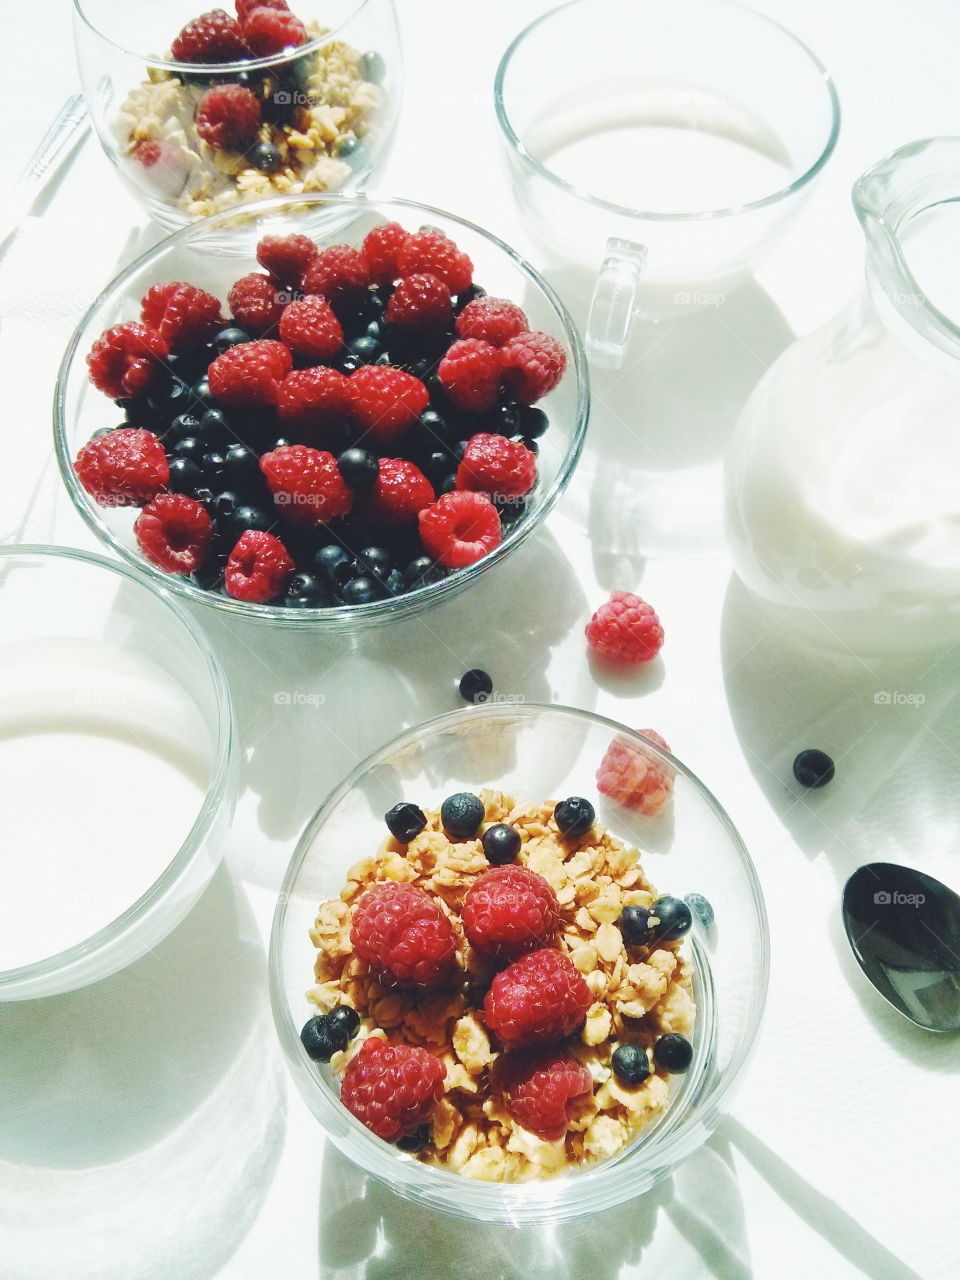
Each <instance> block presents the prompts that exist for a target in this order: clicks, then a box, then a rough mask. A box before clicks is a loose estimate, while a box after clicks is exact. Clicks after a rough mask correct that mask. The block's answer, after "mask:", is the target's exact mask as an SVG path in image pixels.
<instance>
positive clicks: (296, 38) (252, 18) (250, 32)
mask: <svg viewBox="0 0 960 1280" xmlns="http://www.w3.org/2000/svg"><path fill="white" fill-rule="evenodd" d="M243 39H244V41H245V42H246V45H247V47H248V48H249V50H250V52H251V53H252V54H253V56H254V57H255V58H268V57H269V56H270V54H271V53H279V52H280V51H281V49H294V48H296V47H297V46H298V45H301V44H306V43H307V41H308V40H309V39H310V37H309V36H308V35H307V28H306V27H305V26H304V25H303V23H302V22H301V21H300V19H299V18H298V17H296V15H295V14H292V13H290V12H289V10H283V9H274V8H272V7H271V6H269V5H264V4H261V5H256V6H255V7H254V8H253V9H251V10H250V11H249V13H248V14H247V16H246V18H244V20H243Z"/></svg>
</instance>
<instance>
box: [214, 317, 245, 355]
mask: <svg viewBox="0 0 960 1280" xmlns="http://www.w3.org/2000/svg"><path fill="white" fill-rule="evenodd" d="M252 341H253V339H252V338H251V337H250V335H249V333H247V332H246V330H245V329H240V328H238V327H237V326H236V325H235V324H231V325H228V326H227V328H226V329H221V330H220V332H219V333H215V334H214V335H213V349H214V350H215V351H216V352H217V354H218V355H221V354H222V353H223V352H224V351H229V350H230V348H231V347H239V346H240V344H241V343H243V342H252Z"/></svg>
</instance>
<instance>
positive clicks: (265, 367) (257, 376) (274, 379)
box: [207, 340, 293, 408]
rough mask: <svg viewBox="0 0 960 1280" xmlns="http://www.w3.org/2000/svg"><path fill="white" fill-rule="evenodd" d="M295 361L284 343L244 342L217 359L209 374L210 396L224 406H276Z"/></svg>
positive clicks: (208, 371)
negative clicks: (283, 384)
mask: <svg viewBox="0 0 960 1280" xmlns="http://www.w3.org/2000/svg"><path fill="white" fill-rule="evenodd" d="M292 365H293V360H292V358H291V356H290V352H289V351H288V349H287V348H286V347H285V346H284V345H283V343H282V342H272V341H269V340H267V341H264V342H241V343H240V345H239V346H236V347H230V348H229V349H228V350H227V351H224V353H223V355H219V356H217V358H216V360H214V361H213V362H212V364H211V365H210V368H209V369H208V370H207V381H208V382H209V383H210V393H211V395H212V396H213V398H214V399H215V400H219V401H220V403H221V404H226V405H236V406H237V407H238V408H244V407H246V406H252V405H264V404H276V403H277V396H278V393H279V390H280V383H281V382H282V381H283V379H284V378H285V377H286V376H287V374H288V373H289V372H290V369H291V367H292Z"/></svg>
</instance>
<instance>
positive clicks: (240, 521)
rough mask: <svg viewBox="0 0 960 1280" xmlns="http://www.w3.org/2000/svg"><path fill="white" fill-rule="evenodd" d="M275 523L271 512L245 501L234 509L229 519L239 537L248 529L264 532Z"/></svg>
mask: <svg viewBox="0 0 960 1280" xmlns="http://www.w3.org/2000/svg"><path fill="white" fill-rule="evenodd" d="M274 523H275V520H274V517H273V514H272V512H270V511H267V510H266V509H265V508H264V507H255V506H251V505H248V504H246V503H244V504H242V505H241V506H238V507H236V508H235V509H234V512H233V517H232V519H231V521H230V525H231V528H232V530H233V532H234V533H235V534H236V535H237V537H238V538H239V537H240V535H241V533H246V532H247V530H248V529H259V530H261V532H263V533H266V532H267V531H268V530H270V529H271V528H272V527H273V525H274Z"/></svg>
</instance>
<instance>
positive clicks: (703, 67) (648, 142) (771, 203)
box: [496, 0, 840, 368]
mask: <svg viewBox="0 0 960 1280" xmlns="http://www.w3.org/2000/svg"><path fill="white" fill-rule="evenodd" d="M496 112H497V118H498V121H499V124H500V129H501V133H502V136H503V139H504V141H505V143H506V151H507V155H508V159H509V165H510V171H511V178H512V182H513V187H514V193H515V196H516V199H517V202H518V205H519V207H520V210H521V212H522V214H523V216H524V219H525V221H526V223H527V225H528V229H529V230H530V232H531V233H532V234H533V235H534V237H535V238H536V239H537V241H538V243H539V245H540V247H541V249H542V251H543V253H544V255H545V257H546V259H547V265H548V267H549V270H550V272H551V273H552V279H553V280H554V282H555V283H556V284H557V286H558V288H559V291H560V292H561V294H563V295H564V296H565V300H567V301H568V302H569V303H570V305H571V306H572V308H573V311H574V314H575V316H578V318H585V329H586V339H587V352H588V355H589V356H590V359H591V362H592V363H593V364H594V365H595V366H597V367H600V368H617V367H619V366H620V365H621V364H622V363H623V359H624V356H625V352H626V348H627V344H628V339H629V335H630V331H631V328H632V326H633V324H634V323H635V322H636V321H637V320H638V319H641V320H652V321H656V320H662V319H666V318H669V317H674V316H680V315H685V314H689V313H690V312H691V310H695V309H697V308H703V307H710V306H714V307H715V306H719V305H721V304H722V303H723V302H724V301H725V299H726V298H727V296H728V295H729V294H730V293H732V291H733V290H734V289H736V288H737V287H738V286H739V285H740V284H742V283H743V282H744V281H745V280H746V279H747V278H748V277H749V276H750V274H751V273H752V272H753V270H754V268H755V267H757V266H758V264H759V263H760V262H761V260H762V259H763V258H764V257H765V256H766V255H767V254H768V253H769V252H770V250H771V249H772V248H773V247H774V245H775V244H776V242H777V240H778V238H779V236H780V234H781V233H782V231H783V230H784V228H785V226H786V225H787V223H788V222H789V221H790V219H791V218H793V217H794V215H795V214H796V212H797V210H798V208H799V207H800V205H801V204H802V202H803V199H804V197H805V196H806V195H807V194H808V193H809V192H810V190H811V188H812V186H813V181H814V179H815V178H816V177H817V175H818V174H819V173H820V172H821V170H822V169H823V167H824V165H825V164H826V162H827V160H828V159H829V157H830V155H831V153H832V151H833V149H834V146H835V144H836V141H837V136H838V133H839V127H840V110H839V103H838V100H837V94H836V90H835V89H834V86H833V82H832V81H831V79H830V77H829V76H828V75H827V73H826V71H825V70H824V68H823V66H822V65H821V63H820V62H819V61H818V60H817V58H816V57H814V55H813V54H812V53H811V52H810V50H809V49H808V48H806V46H805V45H803V44H801V43H800V41H799V40H797V39H796V38H795V37H794V36H792V35H791V34H790V33H789V32H788V31H786V30H784V28H783V27H781V26H779V25H778V24H777V23H775V22H772V21H771V20H770V19H768V18H766V17H763V16H762V15H760V14H758V13H754V12H752V11H751V10H749V9H745V8H742V7H741V6H740V5H738V4H733V3H729V2H728V0H643V2H642V3H641V2H640V0H573V2H572V3H569V4H566V5H563V6H562V7H561V8H559V9H555V10H553V11H552V12H550V13H548V14H546V15H545V16H544V17H542V18H540V19H538V20H537V21H536V22H534V23H533V24H532V25H531V26H529V27H527V29H526V30H525V31H523V32H522V33H521V34H520V35H519V36H518V37H517V38H516V40H514V42H513V43H512V44H511V45H510V47H509V48H508V49H507V52H506V53H505V55H504V57H503V59H502V61H501V63H500V66H499V69H498V71H497V77H496ZM578 304H579V305H578ZM578 312H579V315H578Z"/></svg>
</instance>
